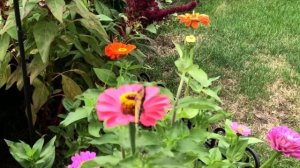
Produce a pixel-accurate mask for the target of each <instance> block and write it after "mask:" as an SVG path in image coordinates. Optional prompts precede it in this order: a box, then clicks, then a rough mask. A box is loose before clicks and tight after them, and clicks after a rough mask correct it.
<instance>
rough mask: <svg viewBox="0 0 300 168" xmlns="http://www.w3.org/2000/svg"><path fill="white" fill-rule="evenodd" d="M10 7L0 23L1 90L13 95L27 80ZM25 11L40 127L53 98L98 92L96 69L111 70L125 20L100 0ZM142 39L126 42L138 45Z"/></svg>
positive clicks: (37, 1) (36, 5)
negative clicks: (109, 54) (114, 43)
mask: <svg viewBox="0 0 300 168" xmlns="http://www.w3.org/2000/svg"><path fill="white" fill-rule="evenodd" d="M1 2H2V1H1ZM5 6H6V7H7V8H8V10H7V11H4V12H5V13H4V14H3V16H5V17H1V18H0V88H1V87H5V88H6V89H9V88H11V87H12V86H14V84H16V86H17V87H18V89H19V90H21V89H22V88H23V79H22V71H21V63H20V56H19V55H20V54H19V49H18V43H17V35H16V34H17V33H16V25H15V16H14V11H13V4H12V1H7V2H6V3H5ZM20 11H21V20H22V23H23V29H24V35H25V41H24V45H25V52H26V62H27V68H28V76H29V78H30V84H31V85H32V86H33V88H34V89H33V91H32V109H33V115H32V116H33V121H34V122H35V121H36V119H37V115H36V114H37V112H38V111H39V110H40V109H41V108H42V107H43V106H45V103H47V102H48V103H49V99H51V98H52V97H61V96H65V97H66V98H70V99H74V97H75V96H77V95H80V94H81V93H82V90H85V89H87V88H95V86H96V83H95V82H94V81H95V80H96V74H95V73H94V71H93V70H92V68H106V66H107V64H106V63H107V61H108V59H107V58H106V57H105V54H104V46H105V45H107V44H108V43H110V41H111V39H112V38H117V37H118V36H119V32H118V31H117V30H116V27H117V23H118V22H119V21H120V20H122V17H121V16H119V14H120V13H119V12H118V11H117V10H115V9H113V8H110V3H107V4H106V3H104V2H102V1H99V0H98V1H81V0H69V1H67V0H66V1H65V0H47V1H41V0H22V1H20ZM1 12H2V11H1ZM141 36H142V35H140V36H134V35H132V36H128V37H127V39H124V40H125V42H126V41H131V42H133V41H134V40H136V39H142V38H141ZM133 55H134V56H136V57H137V58H138V59H139V61H142V58H143V57H144V55H143V54H142V53H141V52H140V51H139V50H137V51H136V52H135V53H133ZM98 84H100V85H101V84H102V83H100V81H99V82H98ZM58 100H59V101H60V100H61V99H60V98H59V99H58ZM45 109H46V108H45ZM54 115H55V114H54Z"/></svg>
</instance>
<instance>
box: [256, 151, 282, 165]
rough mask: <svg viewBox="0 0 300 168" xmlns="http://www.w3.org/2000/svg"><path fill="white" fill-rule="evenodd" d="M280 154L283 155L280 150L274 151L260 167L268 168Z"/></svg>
mask: <svg viewBox="0 0 300 168" xmlns="http://www.w3.org/2000/svg"><path fill="white" fill-rule="evenodd" d="M280 155H281V153H280V152H274V153H273V154H272V155H271V157H270V158H269V159H268V160H267V161H266V162H265V163H264V164H263V165H261V166H260V168H268V167H271V166H272V164H273V162H274V160H275V159H276V158H278V157H279V156H280Z"/></svg>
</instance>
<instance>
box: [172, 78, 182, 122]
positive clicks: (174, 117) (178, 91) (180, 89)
mask: <svg viewBox="0 0 300 168" xmlns="http://www.w3.org/2000/svg"><path fill="white" fill-rule="evenodd" d="M184 77H185V73H183V74H182V75H181V79H180V83H179V86H178V89H177V93H176V97H175V103H174V106H173V109H172V112H173V116H172V122H171V124H172V125H174V123H175V119H176V110H175V108H176V106H177V103H178V99H179V97H180V93H181V91H182V88H183V83H184Z"/></svg>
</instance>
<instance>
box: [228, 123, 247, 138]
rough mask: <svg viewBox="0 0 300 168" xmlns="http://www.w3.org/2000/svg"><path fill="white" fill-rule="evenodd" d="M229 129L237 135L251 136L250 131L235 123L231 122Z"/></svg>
mask: <svg viewBox="0 0 300 168" xmlns="http://www.w3.org/2000/svg"><path fill="white" fill-rule="evenodd" d="M230 128H231V129H232V130H233V131H234V132H235V133H237V134H239V135H243V136H249V135H251V130H250V128H248V127H247V126H245V125H242V124H239V123H237V122H232V123H231V125H230Z"/></svg>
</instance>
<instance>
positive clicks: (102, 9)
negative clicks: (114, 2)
mask: <svg viewBox="0 0 300 168" xmlns="http://www.w3.org/2000/svg"><path fill="white" fill-rule="evenodd" d="M94 3H95V9H96V12H97V13H98V14H104V15H106V16H109V17H112V11H111V9H110V8H109V7H108V6H106V5H105V4H104V3H102V2H101V1H94Z"/></svg>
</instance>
